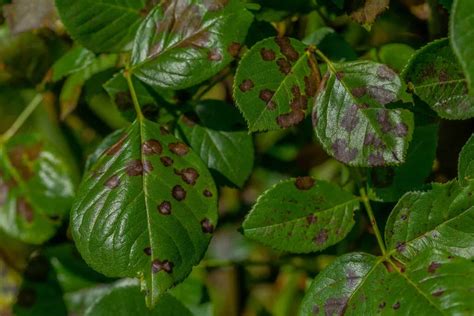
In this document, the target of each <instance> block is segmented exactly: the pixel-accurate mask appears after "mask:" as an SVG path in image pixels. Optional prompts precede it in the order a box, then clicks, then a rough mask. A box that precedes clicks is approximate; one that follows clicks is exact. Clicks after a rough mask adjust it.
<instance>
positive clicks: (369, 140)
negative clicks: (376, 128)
mask: <svg viewBox="0 0 474 316" xmlns="http://www.w3.org/2000/svg"><path fill="white" fill-rule="evenodd" d="M364 145H365V146H374V148H376V149H379V148H380V149H383V148H385V144H384V143H383V142H382V140H381V139H380V138H378V137H377V136H375V134H373V133H367V134H366V135H365V138H364Z"/></svg>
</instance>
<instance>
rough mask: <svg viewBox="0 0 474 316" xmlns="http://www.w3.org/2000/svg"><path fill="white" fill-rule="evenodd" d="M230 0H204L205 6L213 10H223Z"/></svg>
mask: <svg viewBox="0 0 474 316" xmlns="http://www.w3.org/2000/svg"><path fill="white" fill-rule="evenodd" d="M228 2H229V0H204V6H205V7H206V9H207V10H209V11H211V12H215V11H219V10H222V9H223V8H224V7H225V6H226V5H227V3H228Z"/></svg>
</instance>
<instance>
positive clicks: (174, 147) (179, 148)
mask: <svg viewBox="0 0 474 316" xmlns="http://www.w3.org/2000/svg"><path fill="white" fill-rule="evenodd" d="M168 149H169V150H170V151H171V152H172V153H174V154H176V155H178V156H184V155H186V154H187V153H188V152H189V148H188V145H186V144H185V143H182V142H177V143H171V144H169V145H168Z"/></svg>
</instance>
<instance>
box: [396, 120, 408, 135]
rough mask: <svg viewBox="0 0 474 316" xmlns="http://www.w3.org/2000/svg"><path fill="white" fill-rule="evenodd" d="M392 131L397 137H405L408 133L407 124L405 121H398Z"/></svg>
mask: <svg viewBox="0 0 474 316" xmlns="http://www.w3.org/2000/svg"><path fill="white" fill-rule="evenodd" d="M393 132H394V133H395V135H396V136H398V137H405V136H406V135H407V134H408V126H407V125H406V124H405V123H398V124H397V125H395V129H394V130H393Z"/></svg>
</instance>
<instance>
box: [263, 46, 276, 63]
mask: <svg viewBox="0 0 474 316" xmlns="http://www.w3.org/2000/svg"><path fill="white" fill-rule="evenodd" d="M260 56H262V59H263V60H265V61H272V60H275V58H276V55H275V52H274V51H273V50H271V49H267V48H265V47H262V49H261V50H260Z"/></svg>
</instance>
